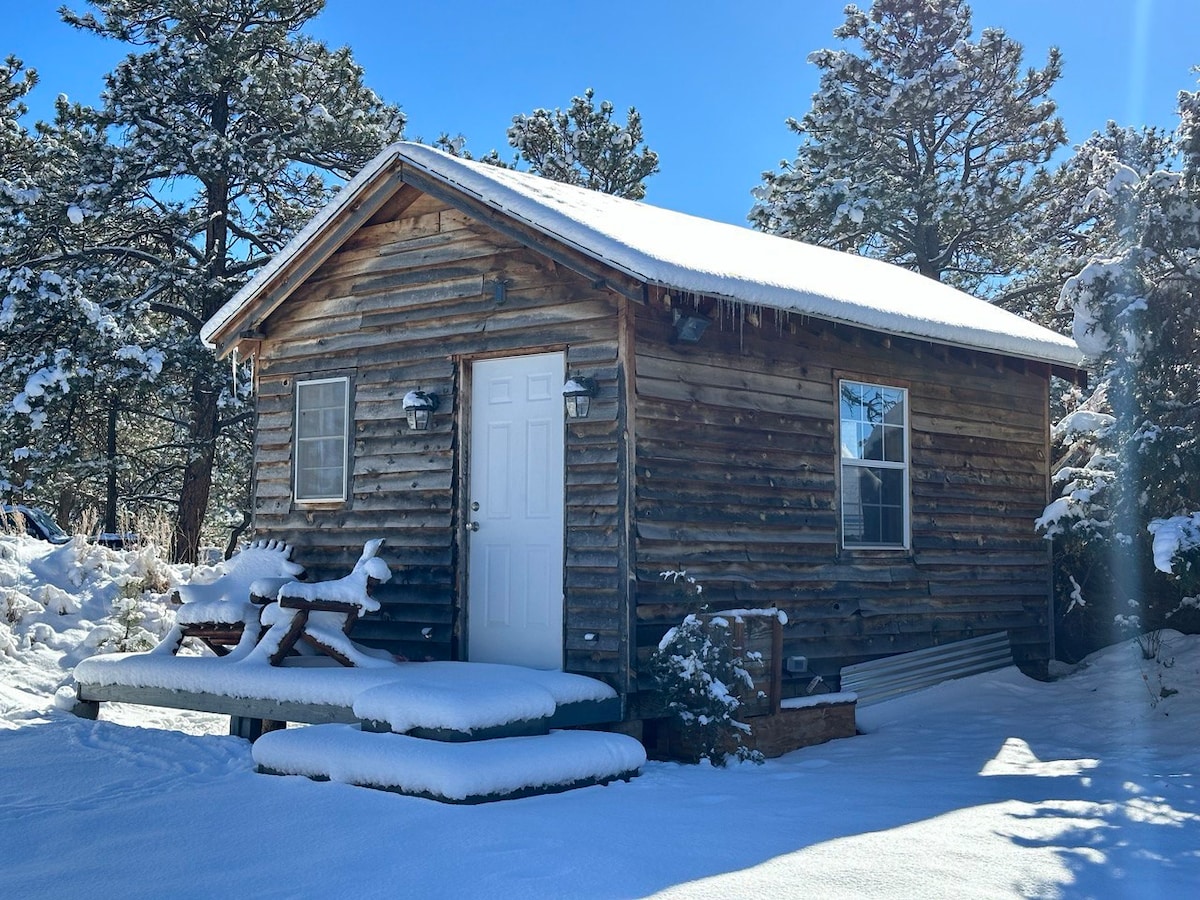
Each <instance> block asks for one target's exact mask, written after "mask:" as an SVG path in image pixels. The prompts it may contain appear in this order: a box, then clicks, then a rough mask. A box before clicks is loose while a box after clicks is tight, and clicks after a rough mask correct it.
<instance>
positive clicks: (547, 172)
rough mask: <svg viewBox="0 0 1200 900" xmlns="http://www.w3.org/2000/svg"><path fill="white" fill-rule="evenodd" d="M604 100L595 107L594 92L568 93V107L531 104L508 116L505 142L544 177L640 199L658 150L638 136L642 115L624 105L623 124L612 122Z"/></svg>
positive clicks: (653, 171) (655, 169)
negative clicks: (526, 111)
mask: <svg viewBox="0 0 1200 900" xmlns="http://www.w3.org/2000/svg"><path fill="white" fill-rule="evenodd" d="M613 111H614V110H613V105H612V103H610V102H609V101H607V100H604V101H602V102H601V103H600V108H599V109H597V108H596V103H595V91H594V90H593V89H592V88H588V89H587V90H586V91H584V92H583V96H582V97H572V98H571V105H570V107H569V108H568V109H565V110H562V109H557V108H556V109H554V110H548V109H535V110H534V111H533V112H532V113H530V114H529V115H524V114H521V115H517V116H513V120H512V126H511V127H510V128H509V129H508V142H509V144H511V145H512V146H513V147H514V148H516V150H517V154H518V158H519V159H520V160H522V161H524V162H525V163H526V164H528V166H529V168H530V169H531V170H532V171H533V172H536V173H537V174H538V175H542V176H544V177H546V178H550V179H553V180H554V181H561V182H564V183H566V184H577V185H580V186H582V187H586V188H591V189H592V190H594V191H602V192H604V193H606V194H615V195H616V196H618V197H627V198H628V199H630V200H641V199H642V198H643V197H645V196H646V185H645V181H646V179H647V178H649V177H650V176H651V175H653V174H654V173H655V172H657V171H658V154H657V153H655V152H654V151H653V150H651V149H650V148H649V147H647V146H646V145H645V143H644V141H643V139H642V117H641V114H640V113H639V112H638V111H637V109H635V108H634V107H632V106H631V107H629V112H628V113H627V114H626V116H625V124H624V125H621V124H619V123H617V122H613V121H612V116H613Z"/></svg>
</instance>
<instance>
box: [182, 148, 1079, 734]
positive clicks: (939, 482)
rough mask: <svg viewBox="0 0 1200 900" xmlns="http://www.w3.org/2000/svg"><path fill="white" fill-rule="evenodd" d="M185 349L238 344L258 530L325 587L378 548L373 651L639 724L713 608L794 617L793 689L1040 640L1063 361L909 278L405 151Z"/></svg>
mask: <svg viewBox="0 0 1200 900" xmlns="http://www.w3.org/2000/svg"><path fill="white" fill-rule="evenodd" d="M202 335H203V337H204V339H205V341H206V342H207V343H209V344H210V345H211V346H212V347H214V348H215V350H216V352H217V353H218V354H219V355H220V356H223V357H225V356H231V355H234V354H236V357H235V358H236V359H238V360H242V361H245V360H252V361H253V379H254V390H255V392H256V396H257V401H256V402H257V426H256V434H255V439H254V491H253V512H254V523H253V527H254V533H255V535H256V537H259V538H273V539H279V540H283V541H287V542H288V543H289V544H291V545H293V546H294V547H295V548H296V558H297V560H299V561H300V562H302V563H303V564H304V565H305V566H306V567H308V569H309V571H310V572H311V573H312V574H313V576H314V577H316V578H323V577H327V575H329V574H333V573H337V572H344V571H345V570H346V569H347V568H348V567H349V566H350V565H351V564H352V563H353V561H354V559H355V558H356V557H357V555H358V553H359V551H360V550H361V548H362V546H363V543H364V541H365V540H367V539H370V538H376V537H382V538H385V539H386V543H385V555H386V558H387V562H388V564H389V566H390V567H391V568H392V570H393V572H395V573H396V577H394V578H393V580H392V582H390V583H389V584H388V585H386V586H384V587H382V588H381V589H380V591H379V599H380V600H381V602H382V609H381V610H380V611H379V612H378V613H377V614H374V615H373V616H371V617H369V618H368V619H366V620H364V621H363V622H361V623H360V624H359V625H358V626H357V628H356V631H355V634H354V637H355V639H356V640H358V641H361V642H363V643H365V644H369V645H372V646H375V647H380V648H385V649H388V650H390V651H391V652H393V653H395V654H397V655H402V656H404V657H406V658H408V659H414V660H421V659H463V660H479V661H491V662H506V663H516V664H519V665H526V666H531V667H537V668H546V669H564V670H566V671H568V672H576V673H580V674H585V675H589V676H592V677H595V678H598V679H601V680H603V681H606V682H608V683H609V684H610V685H612V686H613V687H614V688H616V689H617V691H618V692H619V693H620V694H621V695H622V697H623V698H624V700H625V708H626V717H627V718H629V719H631V720H634V719H637V718H638V717H641V716H648V715H649V714H650V710H652V708H653V703H652V702H651V701H650V700H649V699H648V698H650V697H651V696H652V691H651V690H650V689H651V688H652V686H653V685H652V684H651V683H650V681H649V678H648V675H647V661H648V659H649V656H650V654H651V653H652V652H653V649H654V648H655V647H656V645H657V644H658V642H659V640H660V639H661V637H662V635H663V634H664V632H665V631H666V629H667V628H669V627H670V626H671V625H674V624H677V623H679V622H680V620H682V619H683V618H684V616H685V615H686V614H688V613H689V612H694V611H697V610H698V609H699V608H700V607H701V606H702V605H707V607H708V608H711V609H721V608H728V607H736V608H748V609H762V608H775V609H779V610H782V611H784V612H786V614H787V623H786V625H784V626H783V627H782V629H781V632H782V633H781V645H780V646H779V647H777V648H776V651H775V652H776V656H777V658H775V659H773V660H772V661H771V665H772V666H773V667H774V669H775V674H776V675H777V676H779V678H780V680H781V683H782V685H783V687H782V691H783V693H784V694H785V695H786V694H789V693H791V694H798V693H802V692H803V691H804V690H805V686H806V685H810V684H811V683H812V679H813V678H814V677H815V676H821V677H822V678H823V679H824V680H825V682H826V683H827V684H829V685H830V686H831V687H832V688H835V689H836V688H837V681H838V675H839V672H840V670H841V667H843V666H846V665H849V664H854V663H861V662H863V661H867V660H873V659H877V658H881V657H886V656H889V655H892V654H898V653H902V652H905V651H912V650H918V649H922V648H929V647H935V646H938V645H941V644H944V643H947V642H951V641H958V640H960V639H965V638H972V637H976V636H979V635H986V634H992V633H997V632H1006V633H1007V635H1008V637H1009V640H1010V642H1011V646H1012V650H1013V654H1014V657H1015V659H1016V660H1017V662H1018V663H1019V664H1020V665H1021V666H1022V667H1023V668H1025V669H1026V670H1029V671H1032V672H1034V673H1036V672H1038V671H1039V670H1043V669H1044V668H1045V665H1046V663H1047V661H1048V660H1049V659H1050V658H1051V657H1052V653H1053V646H1052V642H1053V623H1052V616H1051V570H1050V562H1051V561H1050V556H1049V548H1048V544H1047V543H1046V542H1045V541H1044V540H1042V539H1041V538H1040V537H1039V536H1038V535H1037V534H1035V533H1034V529H1033V520H1034V519H1035V517H1036V516H1037V515H1039V513H1040V512H1041V510H1042V508H1043V506H1044V505H1045V504H1046V502H1047V500H1048V497H1049V488H1050V484H1049V459H1048V440H1049V437H1048V435H1049V388H1050V380H1051V377H1052V376H1058V377H1061V378H1065V379H1068V380H1072V381H1078V380H1080V379H1081V378H1084V377H1085V375H1084V372H1083V370H1082V366H1083V357H1082V355H1081V353H1080V351H1079V349H1078V347H1077V346H1076V345H1075V344H1074V342H1073V341H1071V340H1070V339H1067V338H1064V337H1062V336H1060V335H1058V334H1055V333H1053V332H1051V331H1048V330H1046V329H1044V328H1041V327H1040V326H1037V325H1035V324H1033V323H1030V322H1027V321H1025V320H1023V319H1021V318H1019V317H1017V316H1014V315H1011V314H1009V313H1007V312H1005V311H1003V310H1001V309H999V308H997V307H994V306H992V305H990V304H988V303H986V302H984V301H982V300H980V299H977V298H975V297H972V296H969V295H967V294H965V293H962V292H959V291H957V290H955V289H953V288H951V287H949V286H947V285H944V284H940V283H938V282H936V281H933V280H930V279H928V278H925V277H923V276H921V275H918V274H915V273H913V272H910V271H907V270H904V269H901V268H898V267H895V266H892V265H888V264H886V263H883V262H879V261H875V260H870V259H865V258H861V257H857V256H853V255H850V254H844V253H838V252H835V251H832V250H828V249H822V248H817V247H814V246H811V245H807V244H804V243H801V242H798V241H793V240H788V239H784V238H779V237H774V236H770V235H766V234H761V233H758V232H754V231H751V230H749V229H746V228H739V227H736V226H732V225H728V224H722V223H717V222H712V221H708V220H704V219H700V218H696V217H693V216H688V215H684V214H681V213H677V212H673V211H670V210H665V209H661V208H657V207H654V206H651V205H649V204H646V203H640V202H633V201H629V200H624V199H620V198H616V197H612V196H608V195H604V194H600V193H596V192H592V191H588V190H585V189H582V188H578V187H574V186H569V185H563V184H559V183H555V182H551V181H548V180H545V179H542V178H540V177H537V176H534V175H531V174H528V173H523V172H517V171H511V170H507V169H501V168H496V167H491V166H486V165H482V164H480V163H477V162H473V161H469V160H465V159H460V158H455V157H452V156H449V155H447V154H444V153H442V152H439V151H437V150H434V149H431V148H429V147H425V146H420V145H415V144H409V143H399V144H395V145H393V146H390V147H388V148H387V149H385V150H384V151H383V152H382V153H380V154H379V156H378V157H377V158H376V159H375V160H374V161H373V162H371V163H370V164H369V165H368V166H367V167H366V168H365V169H364V170H363V171H362V172H360V173H359V174H358V175H357V176H356V177H355V178H354V179H352V180H351V181H350V182H349V183H348V184H347V185H346V187H345V188H344V189H343V190H342V191H341V193H340V194H339V195H338V196H337V197H336V198H335V199H334V200H333V201H332V202H331V203H330V205H329V206H328V207H327V208H325V209H324V210H323V211H321V212H320V213H319V214H318V215H317V216H316V217H315V218H314V219H313V220H312V221H311V222H310V223H309V224H308V226H307V227H306V228H304V229H303V231H301V232H300V233H299V234H298V235H297V236H296V237H295V239H294V240H292V241H291V242H290V243H289V244H288V245H287V247H286V248H284V250H282V251H281V252H280V253H279V254H278V255H277V256H276V257H275V258H274V259H273V260H272V261H271V262H270V263H269V264H268V265H266V266H265V267H264V268H263V269H262V270H261V271H260V272H259V273H258V275H257V276H256V277H255V278H254V279H253V281H251V282H250V283H249V284H248V285H246V287H245V288H244V289H243V290H241V291H240V292H239V293H238V294H237V295H236V296H235V297H234V298H233V299H232V300H231V301H230V302H229V303H228V304H227V305H226V306H225V307H224V308H222V309H221V310H220V311H219V312H218V313H217V314H216V315H215V316H214V317H213V318H212V319H211V320H210V321H209V322H207V323H206V325H205V326H204V329H203V332H202ZM679 571H686V572H687V574H688V576H689V577H691V578H694V579H695V581H696V583H697V584H699V585H701V586H702V587H703V593H702V594H700V595H699V596H697V594H696V593H695V591H685V590H681V582H680V581H678V580H672V579H670V578H664V577H663V573H666V572H679ZM684 583H686V582H684Z"/></svg>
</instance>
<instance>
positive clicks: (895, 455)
mask: <svg viewBox="0 0 1200 900" xmlns="http://www.w3.org/2000/svg"><path fill="white" fill-rule="evenodd" d="M882 428H883V456H882V457H876V456H873V457H871V458H872V459H886V460H887V461H888V462H898V463H902V462H904V429H903V428H897V427H895V426H894V425H884V426H882Z"/></svg>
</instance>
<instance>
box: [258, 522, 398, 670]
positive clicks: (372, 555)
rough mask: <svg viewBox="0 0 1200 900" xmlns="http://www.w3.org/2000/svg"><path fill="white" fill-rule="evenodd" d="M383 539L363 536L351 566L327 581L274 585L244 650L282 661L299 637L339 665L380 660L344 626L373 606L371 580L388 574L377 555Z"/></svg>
mask: <svg viewBox="0 0 1200 900" xmlns="http://www.w3.org/2000/svg"><path fill="white" fill-rule="evenodd" d="M382 545H383V539H382V538H378V539H376V540H373V541H368V542H367V543H366V544H365V545H364V546H363V552H362V555H361V556H360V557H359V559H358V562H357V563H355V564H354V569H353V570H352V571H351V572H350V574H349V575H347V576H345V577H344V578H338V579H335V580H332V581H318V582H300V581H292V582H288V583H287V584H285V585H283V586H282V587H280V588H279V590H278V592H277V593H276V595H275V599H274V601H273V602H271V603H269V604H267V605H266V606H264V607H263V609H262V612H261V613H260V617H259V618H260V621H261V623H262V625H263V631H262V634H261V635H260V636H259V638H258V643H257V645H256V646H255V648H254V649H253V650H251V651H250V653H249V654H248V656H255V655H257V656H265V657H266V658H267V660H268V661H269V662H270V663H271V665H273V666H277V665H279V664H280V663H282V662H283V660H284V658H285V657H287V656H288V655H289V654H290V653H292V652H293V651H294V650H295V649H296V645H297V643H298V642H299V641H301V640H303V641H304V642H305V644H307V645H308V646H310V647H312V648H313V649H314V650H316V651H318V652H319V653H323V654H325V655H326V656H329V657H331V658H332V659H334V660H336V661H337V662H338V663H340V664H341V665H343V666H370V665H376V664H378V663H379V662H380V660H379V659H378V658H376V657H373V656H370V655H368V654H366V653H364V652H363V651H362V649H361V648H358V647H356V646H355V645H354V644H353V643H352V642H351V641H350V638H349V634H350V630H351V629H352V628H353V627H354V623H355V622H357V621H358V620H359V619H360V618H362V616H363V615H365V614H366V613H368V612H374V611H376V610H378V609H379V601H378V600H376V599H375V598H374V597H372V596H371V592H372V591H373V590H374V589H375V587H376V586H378V585H380V584H382V583H383V582H385V581H387V580H388V579H389V578H391V577H392V575H391V572H390V571H389V570H388V567H387V564H386V563H384V561H383V560H382V559H380V558H379V556H378V553H379V548H380V547H381V546H382Z"/></svg>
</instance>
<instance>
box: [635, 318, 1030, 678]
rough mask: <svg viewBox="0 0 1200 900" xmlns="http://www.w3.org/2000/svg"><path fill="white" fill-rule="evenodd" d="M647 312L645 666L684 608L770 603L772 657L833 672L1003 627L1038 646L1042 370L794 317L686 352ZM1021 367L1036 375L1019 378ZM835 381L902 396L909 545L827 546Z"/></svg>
mask: <svg viewBox="0 0 1200 900" xmlns="http://www.w3.org/2000/svg"><path fill="white" fill-rule="evenodd" d="M669 321H670V317H669V315H668V314H667V312H666V310H664V309H662V308H661V307H658V306H651V307H649V308H647V309H643V310H641V312H640V317H639V320H638V323H637V330H638V347H637V355H636V423H635V431H636V435H637V461H636V477H637V480H636V503H635V507H636V523H635V531H636V552H637V577H638V590H637V645H638V653H637V658H638V663H637V669H638V672H639V673H641V675H642V677H641V678H640V679H639V683H640V684H641V686H642V687H648V686H649V685H648V683H647V682H646V679H645V676H644V673H645V664H646V661H647V658H648V657H649V654H650V652H651V651H652V649H653V647H654V646H655V644H657V642H658V640H659V638H660V637H661V635H662V634H663V631H664V629H666V628H667V627H668V626H670V625H672V624H675V623H678V622H679V621H680V620H681V619H682V618H683V616H684V615H685V614H686V613H687V612H689V611H692V610H693V609H694V606H695V603H694V601H688V600H686V599H685V598H684V596H683V594H682V592H680V591H678V590H677V589H675V588H673V587H672V586H670V585H667V584H664V583H663V581H662V579H661V578H660V577H659V573H660V572H662V571H664V570H667V569H678V568H686V569H687V570H688V572H689V574H691V575H694V576H695V577H696V579H697V581H698V582H700V583H701V584H702V585H703V587H704V593H703V597H704V600H705V601H706V602H707V603H708V604H709V605H710V607H711V608H712V609H720V608H722V607H730V606H736V607H761V606H773V605H777V606H779V607H780V608H781V609H783V610H785V611H786V612H787V614H788V618H789V622H788V625H787V626H785V628H784V655H785V656H789V655H803V656H806V657H808V659H809V664H810V668H812V669H813V670H815V671H817V672H819V673H821V674H823V675H825V676H827V677H832V676H836V673H837V670H838V669H839V668H840V667H841V666H842V665H846V664H849V663H853V662H858V661H861V660H864V659H868V658H873V657H877V656H883V655H888V654H891V653H897V652H901V651H905V650H913V649H917V648H919V647H925V646H929V645H930V644H931V643H933V642H934V641H937V642H943V641H950V640H954V639H958V638H964V637H969V636H972V635H978V634H982V633H984V632H988V631H994V630H999V629H1008V630H1009V631H1010V634H1011V637H1012V642H1013V647H1014V651H1015V653H1016V656H1017V659H1018V660H1020V661H1022V662H1026V663H1029V664H1031V665H1037V664H1038V663H1039V662H1044V661H1045V659H1046V655H1047V650H1048V624H1047V604H1048V600H1047V596H1048V585H1049V567H1048V559H1047V553H1046V549H1045V543H1044V542H1043V541H1042V540H1040V539H1039V538H1038V536H1037V535H1036V534H1035V533H1034V531H1033V519H1034V518H1035V517H1036V516H1037V515H1039V514H1040V512H1041V510H1042V508H1043V505H1044V503H1045V500H1046V474H1045V473H1046V460H1045V435H1046V429H1047V427H1048V425H1047V422H1046V412H1045V397H1046V391H1047V379H1046V376H1045V375H1044V374H1035V373H1034V372H1030V371H1025V370H1026V368H1027V367H1026V366H1024V365H1020V364H1017V365H1006V364H1005V363H1004V362H1003V361H1001V360H999V359H998V358H996V357H988V356H987V355H986V354H971V353H965V352H959V351H955V350H946V349H944V348H934V347H931V346H929V345H928V344H924V345H922V344H920V343H918V342H913V341H904V340H900V339H894V340H891V341H884V340H882V339H881V338H878V337H876V338H874V339H872V337H871V335H870V334H868V333H866V332H861V331H858V330H856V329H851V328H847V327H843V326H833V325H822V324H820V323H814V322H811V321H803V320H801V319H800V317H792V319H791V320H790V321H787V320H785V321H784V323H783V324H782V326H778V325H777V323H775V322H774V320H773V319H770V318H768V319H767V322H768V323H769V324H764V326H763V327H762V328H752V327H750V326H749V325H746V326H745V327H744V328H740V329H739V328H738V327H737V326H736V325H734V326H732V327H731V326H730V325H729V324H728V321H726V322H725V323H724V328H723V329H721V328H720V327H719V325H717V324H714V325H713V326H712V327H711V328H710V329H709V331H708V333H706V334H705V335H704V338H703V340H702V341H701V342H700V343H699V344H697V345H693V346H687V345H678V344H674V345H673V344H671V343H669V341H668V336H669V330H670V328H669ZM1031 368H1032V367H1031ZM838 373H841V374H844V375H847V376H849V377H855V376H859V377H862V378H863V379H864V380H869V381H877V382H880V383H883V384H895V385H900V386H905V387H908V389H909V398H910V424H911V430H910V442H911V517H912V519H911V521H912V549H911V551H910V552H890V551H865V550H859V551H847V550H841V549H840V548H839V546H838V540H837V512H836V510H837V507H836V484H837V473H836V467H837V465H838V458H837V455H836V450H837V448H836V443H835V434H836V416H837V412H836V408H835V404H834V395H835V390H836V389H835V383H836V379H837V377H838Z"/></svg>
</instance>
